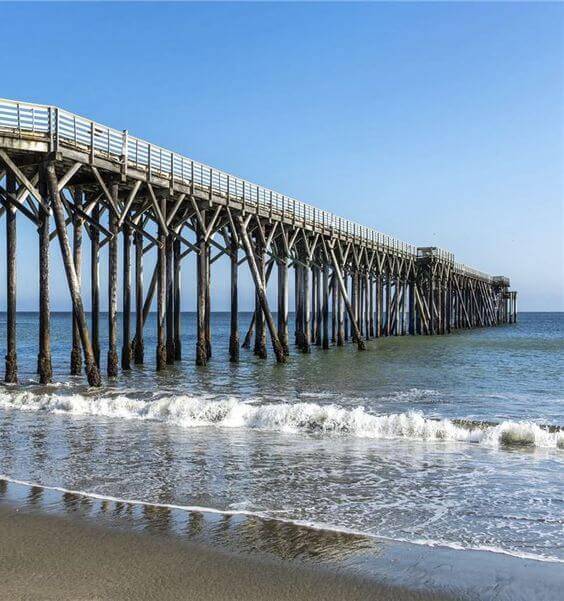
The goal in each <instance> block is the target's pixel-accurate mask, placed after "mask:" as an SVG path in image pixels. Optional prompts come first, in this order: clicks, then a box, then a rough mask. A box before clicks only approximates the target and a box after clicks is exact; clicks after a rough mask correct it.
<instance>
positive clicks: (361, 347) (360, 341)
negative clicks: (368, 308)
mask: <svg viewBox="0 0 564 601" xmlns="http://www.w3.org/2000/svg"><path fill="white" fill-rule="evenodd" d="M329 250H330V253H331V260H332V262H333V269H334V270H335V275H336V276H337V281H338V283H339V288H340V289H341V295H342V297H343V301H344V303H345V307H346V309H347V312H348V314H349V318H350V322H351V326H352V328H353V331H354V336H355V340H356V343H357V346H358V350H359V351H363V350H365V349H366V344H365V343H364V340H363V339H362V336H361V335H360V331H359V329H358V324H357V323H356V320H355V317H354V313H353V308H352V306H351V303H350V301H349V298H348V296H347V290H346V288H345V282H344V280H343V276H342V274H341V269H340V267H339V264H338V262H337V257H336V256H335V251H334V249H333V247H329Z"/></svg>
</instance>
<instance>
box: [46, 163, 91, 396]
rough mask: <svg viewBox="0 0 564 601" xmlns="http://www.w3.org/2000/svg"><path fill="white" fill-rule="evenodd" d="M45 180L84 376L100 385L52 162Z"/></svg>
mask: <svg viewBox="0 0 564 601" xmlns="http://www.w3.org/2000/svg"><path fill="white" fill-rule="evenodd" d="M47 180H48V184H49V194H50V199H51V207H52V210H53V217H54V219H55V224H56V226H57V233H58V238H59V245H60V248H61V255H62V259H63V265H64V267H65V273H66V276H67V282H68V286H69V292H70V295H71V299H72V305H73V313H74V315H75V316H76V318H77V321H78V327H79V331H80V339H81V341H82V351H83V354H84V367H85V370H86V376H87V378H88V383H89V384H90V385H91V386H100V385H101V383H102V381H101V379H100V372H99V370H98V366H97V365H96V361H95V358H94V351H93V349H92V344H91V341H90V334H89V333H88V326H87V325H86V317H85V315H84V307H83V305H82V298H81V296H80V288H79V285H78V278H77V275H76V271H75V269H74V262H73V258H72V254H71V248H70V244H69V239H68V236H67V231H66V228H65V215H64V209H63V203H62V202H61V199H60V195H59V191H58V182H57V176H56V174H55V167H54V165H53V163H49V164H48V165H47Z"/></svg>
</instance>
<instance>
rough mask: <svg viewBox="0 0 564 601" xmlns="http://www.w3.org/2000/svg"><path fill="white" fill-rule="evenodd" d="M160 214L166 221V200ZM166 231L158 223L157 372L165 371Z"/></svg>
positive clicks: (161, 206) (161, 202) (162, 203)
mask: <svg viewBox="0 0 564 601" xmlns="http://www.w3.org/2000/svg"><path fill="white" fill-rule="evenodd" d="M160 209H161V213H162V215H163V217H164V219H165V220H166V199H165V198H164V197H163V198H161V199H160ZM166 245H167V231H166V229H165V228H164V224H163V223H160V222H159V246H158V251H157V252H158V258H157V349H156V360H157V371H162V370H164V369H166V363H167V353H166V337H165V311H166V259H167V252H166V251H167V248H166Z"/></svg>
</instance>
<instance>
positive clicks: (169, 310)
mask: <svg viewBox="0 0 564 601" xmlns="http://www.w3.org/2000/svg"><path fill="white" fill-rule="evenodd" d="M175 354H176V353H175V350H174V253H173V239H172V236H171V235H170V234H167V237H166V362H167V365H174V360H175Z"/></svg>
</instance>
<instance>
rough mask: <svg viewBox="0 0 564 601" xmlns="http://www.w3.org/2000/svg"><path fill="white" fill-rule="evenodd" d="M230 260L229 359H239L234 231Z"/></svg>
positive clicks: (237, 250)
mask: <svg viewBox="0 0 564 601" xmlns="http://www.w3.org/2000/svg"><path fill="white" fill-rule="evenodd" d="M229 250H230V253H229V258H230V262H231V322H230V334H229V361H231V363H238V361H239V292H238V285H239V245H238V244H237V239H236V238H235V233H234V232H233V233H232V235H231V242H230V247H229Z"/></svg>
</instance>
